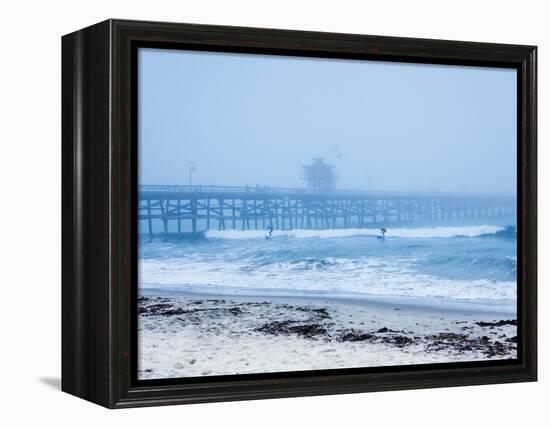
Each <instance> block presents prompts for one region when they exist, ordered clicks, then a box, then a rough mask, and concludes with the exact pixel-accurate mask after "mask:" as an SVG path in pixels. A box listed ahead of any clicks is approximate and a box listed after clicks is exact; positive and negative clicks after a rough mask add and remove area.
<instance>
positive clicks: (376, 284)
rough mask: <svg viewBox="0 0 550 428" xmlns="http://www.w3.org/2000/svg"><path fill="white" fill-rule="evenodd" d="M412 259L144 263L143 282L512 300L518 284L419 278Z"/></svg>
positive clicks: (171, 285) (174, 286)
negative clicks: (253, 263)
mask: <svg viewBox="0 0 550 428" xmlns="http://www.w3.org/2000/svg"><path fill="white" fill-rule="evenodd" d="M415 261H416V260H415V259H414V258H413V257H385V258H360V259H353V260H352V259H346V258H332V257H329V258H325V259H323V262H321V263H320V262H318V261H317V260H316V259H310V260H308V259H306V260H300V261H296V262H287V261H283V262H273V263H268V264H265V265H261V266H254V267H253V268H251V266H250V264H249V261H247V260H234V261H231V262H228V261H227V260H224V259H222V258H220V259H215V258H214V259H210V260H208V261H204V260H203V261H200V260H196V259H195V258H189V259H186V258H183V259H182V258H173V259H166V258H165V259H161V260H159V259H142V260H140V264H139V277H140V278H139V283H140V286H142V287H148V286H151V285H152V284H154V285H155V286H161V287H162V288H166V289H177V288H178V287H184V288H185V287H197V288H198V289H199V290H200V287H201V286H206V287H210V288H211V287H214V288H216V287H219V288H220V289H223V288H237V289H244V290H246V289H248V290H254V291H255V292H258V291H260V292H261V291H262V290H264V291H265V293H266V294H269V293H270V292H272V290H280V291H284V290H292V291H293V292H297V291H299V292H302V293H310V294H315V293H321V294H327V293H329V294H336V295H337V294H349V293H352V294H363V295H376V296H404V297H430V298H434V297H435V298H444V299H460V300H462V299H466V300H470V299H483V300H513V299H515V298H516V282H515V281H494V280H489V279H449V278H443V277H439V276H436V275H429V274H424V273H419V272H417V271H416V270H415V268H414V266H415Z"/></svg>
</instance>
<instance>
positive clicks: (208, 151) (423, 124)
mask: <svg viewBox="0 0 550 428" xmlns="http://www.w3.org/2000/svg"><path fill="white" fill-rule="evenodd" d="M138 67H139V125H138V126H139V139H138V140H139V183H140V184H189V167H190V165H191V164H192V163H193V164H194V165H195V171H194V172H193V173H192V182H193V184H203V185H249V186H255V185H260V186H262V185H268V186H272V187H277V186H280V187H300V188H303V187H306V184H305V182H304V181H303V180H302V179H301V173H302V166H303V165H305V164H308V163H310V162H311V159H312V158H314V157H322V158H324V159H325V161H326V162H327V163H329V164H331V165H334V166H335V168H336V170H337V172H338V176H339V178H338V180H337V182H336V188H340V189H364V190H369V189H371V190H391V191H430V192H431V191H438V192H469V193H505V194H511V193H515V192H516V160H517V157H516V156H517V154H516V71H515V70H514V69H497V68H479V67H465V66H446V65H425V64H404V63H389V62H379V61H353V60H335V59H318V58H300V57H285V56H269V55H251V54H234V53H213V52H192V51H175V50H163V49H144V48H142V49H140V50H139V63H138Z"/></svg>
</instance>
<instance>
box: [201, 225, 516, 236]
mask: <svg viewBox="0 0 550 428" xmlns="http://www.w3.org/2000/svg"><path fill="white" fill-rule="evenodd" d="M503 230H505V228H504V227H502V226H494V225H479V226H442V227H420V228H395V229H394V228H390V229H388V230H387V232H386V237H387V238H453V237H458V236H465V237H476V236H481V235H491V234H495V233H498V232H502V231H503ZM266 235H267V232H266V231H265V230H209V231H207V232H206V237H207V238H212V239H265V236H266ZM378 235H380V229H327V230H306V229H294V230H275V231H273V238H274V239H277V238H280V237H286V238H297V239H304V238H346V237H351V236H378Z"/></svg>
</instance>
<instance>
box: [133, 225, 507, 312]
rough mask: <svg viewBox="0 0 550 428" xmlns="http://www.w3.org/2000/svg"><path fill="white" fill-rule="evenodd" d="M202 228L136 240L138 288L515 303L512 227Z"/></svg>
mask: <svg viewBox="0 0 550 428" xmlns="http://www.w3.org/2000/svg"><path fill="white" fill-rule="evenodd" d="M379 233H380V231H379V229H333V230H287V231H280V230H275V231H274V232H273V237H272V239H266V236H267V231H263V230H260V231H238V230H235V231H234V230H226V231H216V230H211V231H207V232H206V233H205V235H204V237H202V238H199V239H193V240H178V241H169V242H162V241H161V240H160V239H159V240H158V242H157V241H154V242H151V243H149V242H147V241H146V240H141V241H140V243H139V268H138V270H139V287H140V288H141V289H142V290H144V289H157V290H163V291H178V290H181V291H195V292H199V293H213V294H216V293H218V294H227V293H242V294H254V295H264V294H265V295H266V296H269V295H291V296H292V295H301V296H303V295H321V296H345V297H352V298H367V299H368V298H389V299H393V300H396V301H399V299H417V300H418V299H420V300H422V299H424V300H426V301H431V302H434V301H435V302H440V303H445V302H447V303H449V302H470V303H472V302H485V303H489V304H492V305H503V306H505V305H508V306H509V307H514V302H515V300H516V277H517V258H516V255H517V254H516V242H517V238H516V234H517V231H516V226H515V225H514V224H513V223H512V222H511V221H510V220H508V221H500V222H496V223H483V224H453V225H444V226H442V225H434V226H430V225H422V226H421V227H420V226H417V227H415V226H411V227H396V228H388V230H387V233H386V238H385V239H378V238H377V236H378V235H379Z"/></svg>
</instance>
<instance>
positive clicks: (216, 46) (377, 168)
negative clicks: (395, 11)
mask: <svg viewBox="0 0 550 428" xmlns="http://www.w3.org/2000/svg"><path fill="white" fill-rule="evenodd" d="M62 146H63V302H62V306H63V377H62V388H63V390H64V391H66V392H69V393H71V394H74V395H77V396H79V397H82V398H85V399H88V400H90V401H93V402H96V403H98V404H101V405H104V406H107V407H116V408H120V407H129V406H144V405H159V404H177V403H194V402H207V401H220V400H237V399H256V398H274V397H290V396H300V395H318V394H336V393H346V392H362V391H377V390H388V389H409V388H425V387H442V386H456V385H473V384H484V383H504V382H520V381H533V380H536V49H535V48H534V47H532V46H518V45H502V44H488V43H473V42H453V41H440V40H420V39H405V38H390V37H376V36H363V35H346V34H328V33H312V32H299V31H283V30H266V29H253V28H237V27H216V26H201V25H190V24H169V23H152V22H135V21H120V20H109V21H106V22H103V23H100V24H97V25H94V26H92V27H89V28H86V29H84V30H80V31H77V32H75V33H72V34H70V35H67V36H64V37H63V142H62Z"/></svg>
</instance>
